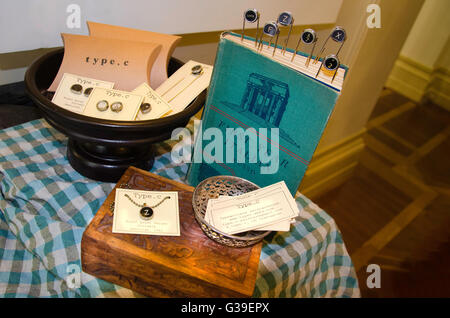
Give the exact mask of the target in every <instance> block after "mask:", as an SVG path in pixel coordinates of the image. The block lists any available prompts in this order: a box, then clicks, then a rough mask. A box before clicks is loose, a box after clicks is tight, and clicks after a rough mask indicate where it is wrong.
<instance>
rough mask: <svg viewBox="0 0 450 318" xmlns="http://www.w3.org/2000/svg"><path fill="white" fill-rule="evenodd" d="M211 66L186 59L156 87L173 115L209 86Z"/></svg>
mask: <svg viewBox="0 0 450 318" xmlns="http://www.w3.org/2000/svg"><path fill="white" fill-rule="evenodd" d="M212 71H213V67H212V66H211V65H208V64H202V63H199V62H196V61H188V62H187V63H186V64H184V65H183V66H182V67H180V68H179V69H178V70H177V71H176V72H175V73H174V74H172V75H171V76H170V77H169V78H168V79H167V80H166V81H165V82H164V83H162V84H161V86H159V87H158V88H157V89H156V92H157V93H158V94H159V95H160V96H161V97H162V98H163V99H164V100H165V101H166V102H168V103H169V105H170V108H171V109H172V111H171V112H170V114H169V115H173V114H176V113H179V112H181V111H183V110H184V109H185V108H186V107H187V106H189V104H190V103H191V102H192V101H193V100H194V99H195V98H196V97H197V96H198V95H200V93H201V92H203V91H204V90H205V89H206V88H208V86H209V82H210V81H211V75H212Z"/></svg>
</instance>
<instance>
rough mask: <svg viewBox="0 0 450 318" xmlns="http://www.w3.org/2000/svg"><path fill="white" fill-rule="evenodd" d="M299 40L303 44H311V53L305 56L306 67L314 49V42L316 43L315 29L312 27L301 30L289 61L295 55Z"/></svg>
mask: <svg viewBox="0 0 450 318" xmlns="http://www.w3.org/2000/svg"><path fill="white" fill-rule="evenodd" d="M300 42H302V43H303V44H305V45H311V44H313V47H312V50H311V53H310V54H309V56H308V58H307V60H306V62H305V64H306V66H307V67H308V65H309V62H310V60H311V57H312V55H313V53H314V49H315V47H316V43H317V34H316V31H314V30H313V29H305V30H303V32H302V34H301V35H300V38H299V39H298V42H297V46H296V47H295V52H294V54H292V59H291V62H293V61H294V58H295V56H296V55H297V52H298V47H299V45H300Z"/></svg>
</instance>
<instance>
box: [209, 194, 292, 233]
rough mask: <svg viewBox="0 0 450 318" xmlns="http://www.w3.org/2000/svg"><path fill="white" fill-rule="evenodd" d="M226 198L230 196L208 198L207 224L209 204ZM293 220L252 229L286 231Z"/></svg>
mask: <svg viewBox="0 0 450 318" xmlns="http://www.w3.org/2000/svg"><path fill="white" fill-rule="evenodd" d="M226 198H230V197H229V196H226V195H222V196H219V197H218V198H217V199H209V200H208V205H207V207H206V212H205V220H206V222H208V223H209V224H211V222H212V221H211V205H212V201H214V200H223V199H226ZM293 222H295V219H291V220H289V221H281V222H277V223H273V224H270V225H267V226H264V227H261V228H255V229H253V230H254V231H275V232H287V231H289V230H290V228H291V223H293Z"/></svg>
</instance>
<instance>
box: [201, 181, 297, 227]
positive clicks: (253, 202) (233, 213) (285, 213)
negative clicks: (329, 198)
mask: <svg viewBox="0 0 450 318" xmlns="http://www.w3.org/2000/svg"><path fill="white" fill-rule="evenodd" d="M298 215H299V210H298V207H297V204H296V203H295V200H294V198H293V197H292V195H291V194H290V192H289V190H288V188H287V187H286V184H285V183H284V181H281V182H278V183H275V184H273V185H270V186H268V187H265V188H261V189H258V190H255V191H252V192H249V193H246V194H243V195H240V196H234V197H228V198H223V199H220V200H213V201H212V202H211V203H210V212H209V216H208V218H209V220H210V222H209V223H210V224H211V225H212V226H214V227H215V228H217V229H218V230H220V231H222V232H224V233H227V234H236V233H240V232H245V231H250V230H255V229H263V228H266V227H268V226H270V225H273V224H277V223H280V222H287V223H289V224H290V220H291V219H292V218H295V217H297V216H298ZM287 223H283V224H287Z"/></svg>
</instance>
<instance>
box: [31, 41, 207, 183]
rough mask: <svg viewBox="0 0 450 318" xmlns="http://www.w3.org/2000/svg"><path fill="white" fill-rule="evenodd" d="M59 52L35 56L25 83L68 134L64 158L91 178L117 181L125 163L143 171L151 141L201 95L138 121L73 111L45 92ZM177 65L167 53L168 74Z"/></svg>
mask: <svg viewBox="0 0 450 318" xmlns="http://www.w3.org/2000/svg"><path fill="white" fill-rule="evenodd" d="M63 55H64V49H63V48H61V49H57V50H55V51H52V52H49V53H47V54H45V55H43V56H42V57H40V58H39V59H37V60H36V61H35V62H34V63H33V64H32V65H31V66H30V67H29V68H28V70H27V72H26V74H25V86H26V90H27V93H28V95H29V96H30V98H31V99H32V100H33V101H34V103H35V104H36V105H37V106H38V107H39V109H40V110H41V112H42V114H43V117H44V118H45V119H46V120H47V122H48V123H49V124H50V125H51V126H53V127H54V128H56V129H58V130H59V131H61V132H62V133H63V134H65V135H66V136H67V137H68V138H69V140H68V147H67V157H68V160H69V162H70V164H71V166H72V167H73V168H74V169H75V170H77V171H78V172H79V173H81V174H82V175H84V176H86V177H88V178H91V179H94V180H99V181H104V182H117V181H118V180H119V179H120V177H121V176H122V174H123V173H124V172H125V170H126V169H127V168H128V167H129V166H135V167H138V168H141V169H144V170H149V169H150V168H151V167H152V165H153V162H154V155H153V144H154V143H158V142H161V141H164V140H167V139H170V137H171V134H172V131H173V129H175V128H177V127H184V126H186V125H187V123H188V122H189V119H190V118H191V117H192V116H193V115H195V114H196V113H197V112H198V111H199V110H200V109H201V108H202V107H203V105H204V102H205V99H206V90H205V91H203V92H202V93H201V94H200V95H199V96H197V98H196V99H195V100H194V101H192V103H191V104H190V105H189V106H188V107H186V109H185V110H183V111H182V112H179V113H177V114H174V115H171V116H167V117H164V118H159V119H152V120H144V121H114V120H104V119H98V118H93V117H88V116H84V115H81V114H77V113H74V112H71V111H68V110H66V109H64V108H62V107H59V106H58V105H55V104H54V103H52V102H51V94H49V92H47V88H48V87H49V86H50V84H51V83H52V81H53V79H54V78H55V76H56V73H57V72H58V70H59V66H60V65H61V61H62V58H63ZM182 65H183V63H182V62H180V61H179V60H177V59H175V58H171V59H170V62H169V66H168V73H169V75H171V74H173V73H174V72H175V71H176V70H177V69H178V68H180V67H181V66H182Z"/></svg>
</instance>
